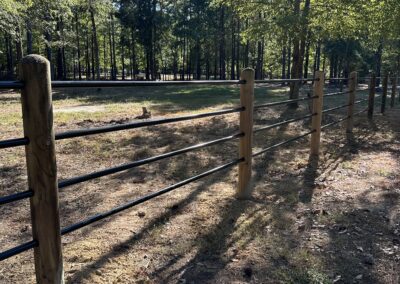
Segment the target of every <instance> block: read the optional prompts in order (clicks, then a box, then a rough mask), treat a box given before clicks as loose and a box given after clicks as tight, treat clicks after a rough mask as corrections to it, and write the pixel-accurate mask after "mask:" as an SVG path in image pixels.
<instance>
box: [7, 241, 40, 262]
mask: <svg viewBox="0 0 400 284" xmlns="http://www.w3.org/2000/svg"><path fill="white" fill-rule="evenodd" d="M38 245H39V243H38V242H37V241H36V240H32V241H30V242H26V243H24V244H22V245H19V246H16V247H13V248H11V249H9V250H6V251H3V252H1V253H0V261H2V260H5V259H7V258H10V257H12V256H14V255H17V254H20V253H23V252H24V251H27V250H30V249H33V248H34V247H37V246H38Z"/></svg>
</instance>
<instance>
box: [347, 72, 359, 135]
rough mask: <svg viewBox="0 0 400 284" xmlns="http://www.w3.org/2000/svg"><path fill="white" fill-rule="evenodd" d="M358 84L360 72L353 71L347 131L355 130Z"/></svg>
mask: <svg viewBox="0 0 400 284" xmlns="http://www.w3.org/2000/svg"><path fill="white" fill-rule="evenodd" d="M357 85H358V74H357V72H351V73H350V78H349V108H348V109H347V117H348V119H347V125H346V132H348V133H351V132H353V125H354V118H353V114H354V102H355V99H356V90H357Z"/></svg>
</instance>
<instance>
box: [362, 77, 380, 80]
mask: <svg viewBox="0 0 400 284" xmlns="http://www.w3.org/2000/svg"><path fill="white" fill-rule="evenodd" d="M382 78H383V77H375V79H377V80H380V79H382ZM371 79H372V78H371V77H360V78H358V80H371Z"/></svg>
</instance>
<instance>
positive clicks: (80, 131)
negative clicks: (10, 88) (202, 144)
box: [55, 107, 244, 140]
mask: <svg viewBox="0 0 400 284" xmlns="http://www.w3.org/2000/svg"><path fill="white" fill-rule="evenodd" d="M241 111H244V107H239V108H232V109H224V110H219V111H213V112H206V113H199V114H191V115H185V116H178V117H170V118H160V119H151V120H145V121H135V122H131V123H125V124H118V125H111V126H102V127H94V128H88V129H77V130H70V131H66V132H62V133H57V134H56V135H55V139H56V140H63V139H68V138H75V137H82V136H88V135H94V134H101V133H107V132H113V131H120V130H127V129H135V128H140V127H146V126H153V125H160V124H166V123H173V122H178V121H185V120H193V119H199V118H205V117H210V116H218V115H224V114H229V113H235V112H241Z"/></svg>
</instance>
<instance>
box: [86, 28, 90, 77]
mask: <svg viewBox="0 0 400 284" xmlns="http://www.w3.org/2000/svg"><path fill="white" fill-rule="evenodd" d="M85 31H86V54H85V61H86V80H88V79H90V54H89V31H88V30H87V28H86V30H85Z"/></svg>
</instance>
